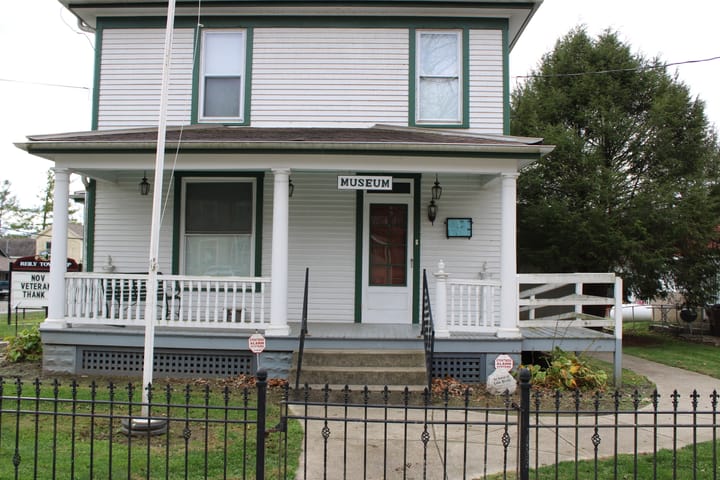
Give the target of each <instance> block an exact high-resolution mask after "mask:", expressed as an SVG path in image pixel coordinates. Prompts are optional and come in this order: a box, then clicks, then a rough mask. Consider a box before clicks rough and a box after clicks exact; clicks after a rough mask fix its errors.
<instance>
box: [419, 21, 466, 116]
mask: <svg viewBox="0 0 720 480" xmlns="http://www.w3.org/2000/svg"><path fill="white" fill-rule="evenodd" d="M433 34H434V35H454V36H455V38H456V39H457V40H456V48H457V54H456V55H457V72H456V73H455V74H453V75H449V74H448V75H442V74H438V75H423V74H422V71H423V68H422V42H421V38H422V36H423V35H433ZM463 58H464V57H463V31H462V30H457V29H453V30H436V29H432V30H430V29H423V30H416V31H415V123H416V124H431V125H461V124H462V123H463V116H464V106H463V94H464V80H463V74H464V72H463V66H464V59H463ZM432 78H436V79H455V81H456V82H457V117H456V118H454V119H447V118H422V117H421V111H422V109H421V105H420V102H421V100H422V84H423V82H422V80H423V79H432Z"/></svg>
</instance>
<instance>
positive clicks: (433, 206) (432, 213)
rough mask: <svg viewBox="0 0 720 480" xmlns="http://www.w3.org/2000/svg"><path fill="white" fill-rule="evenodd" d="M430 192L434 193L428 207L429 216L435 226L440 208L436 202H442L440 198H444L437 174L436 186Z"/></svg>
mask: <svg viewBox="0 0 720 480" xmlns="http://www.w3.org/2000/svg"><path fill="white" fill-rule="evenodd" d="M430 192H431V193H432V198H431V199H430V204H429V205H428V207H427V216H428V220H430V224H431V225H435V219H436V218H437V213H438V206H437V203H435V201H436V200H440V197H442V187H441V186H440V181H439V180H438V176H437V173H436V174H435V184H434V185H433V187H432V188H431V189H430Z"/></svg>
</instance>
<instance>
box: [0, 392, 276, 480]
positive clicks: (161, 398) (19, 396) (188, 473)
mask: <svg viewBox="0 0 720 480" xmlns="http://www.w3.org/2000/svg"><path fill="white" fill-rule="evenodd" d="M264 389H265V382H264V381H263V380H259V381H258V387H257V388H254V389H248V388H233V387H232V386H231V385H227V386H225V387H224V388H222V389H221V390H220V391H216V392H213V391H212V390H211V389H210V387H209V386H208V385H201V384H196V385H191V384H187V385H185V386H180V387H176V386H173V385H171V384H168V385H167V386H165V387H163V388H159V387H156V388H154V389H153V388H151V390H150V395H149V400H148V402H149V403H148V404H143V403H142V399H141V393H142V392H141V391H140V390H139V389H137V388H136V387H135V386H133V385H132V384H127V385H125V386H124V387H123V386H120V385H116V384H113V383H110V384H108V385H106V386H100V385H98V384H97V383H95V382H92V383H91V384H89V385H84V386H82V385H80V384H78V383H77V382H75V381H70V382H69V383H68V384H67V385H63V384H61V383H60V382H58V381H54V382H52V383H50V384H47V385H45V384H42V383H41V382H40V381H35V382H34V383H32V384H29V385H27V384H24V383H23V382H21V381H20V380H17V379H15V380H7V379H0V478H2V479H11V478H15V479H30V478H33V479H55V478H70V479H76V478H78V479H79V478H87V479H94V478H128V479H130V478H132V479H141V478H148V479H150V478H153V479H155V478H158V479H159V478H166V479H170V478H173V479H174V478H233V479H235V478H247V479H254V478H264V476H263V475H264V473H263V469H264V462H263V461H261V460H262V459H263V458H264V453H263V449H264V441H265V435H264V433H265V432H264V430H265V429H264V419H265V417H266V409H265V405H266V402H265V401H264V399H263V398H262V395H263V392H264ZM152 426H158V427H160V428H157V429H155V428H151V427H152ZM257 432H262V435H260V436H259V438H261V439H262V441H261V442H259V443H258V442H257V439H258V435H257ZM258 447H259V448H258Z"/></svg>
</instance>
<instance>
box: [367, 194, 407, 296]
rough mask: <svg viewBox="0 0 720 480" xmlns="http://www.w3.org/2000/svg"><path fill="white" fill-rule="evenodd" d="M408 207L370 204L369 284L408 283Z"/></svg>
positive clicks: (390, 284)
mask: <svg viewBox="0 0 720 480" xmlns="http://www.w3.org/2000/svg"><path fill="white" fill-rule="evenodd" d="M407 228H408V206H407V205H390V204H371V205H370V240H369V241H370V265H369V267H370V285H371V286H393V285H398V286H405V285H406V284H407V233H408V232H407Z"/></svg>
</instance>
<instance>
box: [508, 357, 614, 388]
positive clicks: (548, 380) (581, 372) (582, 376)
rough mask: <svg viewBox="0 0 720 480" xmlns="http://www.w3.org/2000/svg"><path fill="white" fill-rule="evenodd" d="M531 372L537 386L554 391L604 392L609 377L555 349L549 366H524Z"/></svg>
mask: <svg viewBox="0 0 720 480" xmlns="http://www.w3.org/2000/svg"><path fill="white" fill-rule="evenodd" d="M521 368H527V369H528V370H529V371H530V375H531V382H532V384H533V385H535V386H540V387H545V388H550V389H554V390H602V389H604V388H605V387H606V385H607V381H608V375H607V372H605V370H602V369H598V368H593V367H592V366H591V365H590V364H589V362H588V361H587V360H585V359H583V358H581V357H578V356H577V355H575V354H574V353H572V352H565V351H563V350H561V349H560V348H557V347H555V350H553V351H552V353H551V354H550V355H549V358H548V361H547V366H546V367H545V368H543V367H542V366H541V365H522V366H521Z"/></svg>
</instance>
